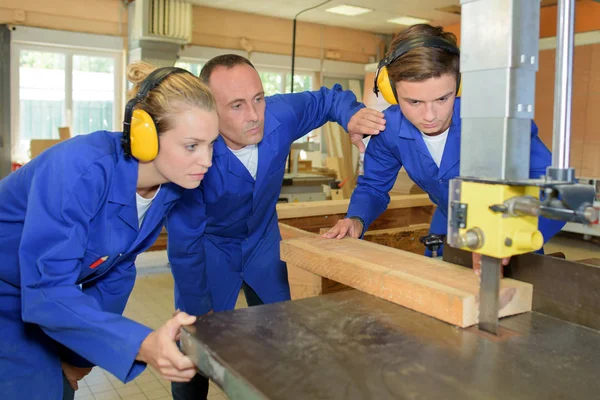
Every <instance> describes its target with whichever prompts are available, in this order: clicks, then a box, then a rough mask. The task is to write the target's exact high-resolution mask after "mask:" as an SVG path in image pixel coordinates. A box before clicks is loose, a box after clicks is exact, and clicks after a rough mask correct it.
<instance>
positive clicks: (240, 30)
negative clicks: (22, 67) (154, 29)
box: [0, 0, 382, 64]
mask: <svg viewBox="0 0 600 400" xmlns="http://www.w3.org/2000/svg"><path fill="white" fill-rule="evenodd" d="M193 13H194V15H193V24H194V28H193V40H192V44H193V45H197V46H207V47H216V48H226V49H234V50H235V49H239V50H246V49H247V48H248V46H251V48H252V50H253V51H255V52H262V53H274V54H283V55H291V54H292V21H291V20H286V19H282V18H274V17H266V16H260V15H254V14H247V13H241V12H235V11H229V10H219V9H215V8H208V7H200V6H194V8H193ZM0 23H8V24H17V25H25V26H34V27H41V28H49V29H60V30H67V31H74V32H88V33H97V34H104V35H112V36H126V35H127V10H126V8H125V6H124V5H123V2H122V1H121V0H52V1H47V0H2V2H1V3H0ZM296 38H297V40H296V55H297V56H299V57H310V58H317V59H320V58H321V54H322V50H323V54H325V51H327V50H330V51H331V52H332V53H333V55H334V59H338V60H340V61H349V62H357V63H365V64H366V63H368V62H373V61H375V58H377V55H378V51H379V50H380V49H381V48H382V44H381V40H380V39H379V38H378V37H377V36H376V35H375V34H373V33H369V32H365V31H359V30H355V29H345V28H340V27H330V26H323V25H319V24H312V23H307V22H302V21H298V23H297V32H296ZM243 39H244V44H242V41H243Z"/></svg>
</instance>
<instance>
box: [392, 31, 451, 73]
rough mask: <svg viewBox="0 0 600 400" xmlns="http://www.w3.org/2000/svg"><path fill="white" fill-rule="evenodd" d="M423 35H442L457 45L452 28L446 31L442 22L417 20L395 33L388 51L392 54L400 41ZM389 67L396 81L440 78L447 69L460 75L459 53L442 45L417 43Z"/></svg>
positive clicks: (440, 36)
mask: <svg viewBox="0 0 600 400" xmlns="http://www.w3.org/2000/svg"><path fill="white" fill-rule="evenodd" d="M423 36H425V37H426V36H435V37H439V38H442V39H445V40H446V41H447V42H449V43H450V44H452V45H454V46H457V47H458V45H457V40H456V36H455V35H454V34H453V33H451V32H444V28H442V27H441V26H431V25H428V24H417V25H413V26H410V27H408V28H406V29H405V30H403V31H402V32H400V33H398V35H396V37H395V38H394V40H393V41H392V44H391V46H390V49H389V51H388V54H387V55H388V56H390V55H391V54H392V53H393V51H394V49H396V48H397V47H398V45H399V44H400V42H404V41H406V40H411V39H415V38H419V37H423ZM387 70H388V74H389V77H390V79H391V80H392V81H393V82H399V81H409V82H420V81H424V80H426V79H429V78H439V77H440V76H442V75H444V74H448V73H449V74H453V75H456V77H457V79H458V75H459V73H460V57H459V56H458V55H457V54H453V53H450V52H449V51H447V50H444V49H440V48H434V47H416V48H414V49H412V50H409V51H408V52H406V53H405V54H403V55H402V56H400V57H398V58H397V59H396V60H395V61H394V62H392V63H391V64H390V65H389V66H388V68H387Z"/></svg>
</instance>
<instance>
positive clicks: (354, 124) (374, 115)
mask: <svg viewBox="0 0 600 400" xmlns="http://www.w3.org/2000/svg"><path fill="white" fill-rule="evenodd" d="M384 129H385V119H384V118H383V113H382V112H379V111H377V110H373V109H372V108H361V109H360V110H358V111H357V112H356V114H354V115H353V116H352V118H350V122H348V135H349V136H350V141H352V143H354V145H355V146H356V147H357V148H358V151H360V152H361V153H364V152H365V144H364V143H363V141H362V140H363V136H364V135H379V132H381V131H382V130H384Z"/></svg>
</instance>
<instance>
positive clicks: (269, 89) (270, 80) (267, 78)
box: [258, 72, 283, 96]
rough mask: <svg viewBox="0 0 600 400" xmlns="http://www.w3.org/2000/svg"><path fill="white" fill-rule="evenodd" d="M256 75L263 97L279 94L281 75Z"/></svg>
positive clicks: (262, 73) (266, 73)
mask: <svg viewBox="0 0 600 400" xmlns="http://www.w3.org/2000/svg"><path fill="white" fill-rule="evenodd" d="M258 75H259V76H260V80H261V81H262V84H263V89H264V91H265V96H272V95H274V94H281V82H282V80H283V76H282V74H280V73H278V72H259V73H258Z"/></svg>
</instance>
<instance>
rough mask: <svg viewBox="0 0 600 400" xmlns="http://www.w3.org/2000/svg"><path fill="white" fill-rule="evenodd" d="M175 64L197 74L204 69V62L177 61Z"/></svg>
mask: <svg viewBox="0 0 600 400" xmlns="http://www.w3.org/2000/svg"><path fill="white" fill-rule="evenodd" d="M175 66H176V67H178V68H183V69H186V70H188V71H190V72H191V73H192V74H194V75H196V76H200V71H202V64H195V63H189V62H183V61H177V62H176V63H175Z"/></svg>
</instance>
